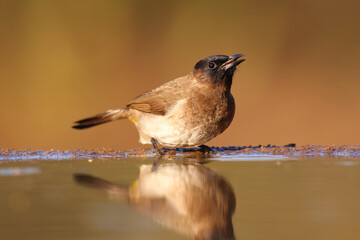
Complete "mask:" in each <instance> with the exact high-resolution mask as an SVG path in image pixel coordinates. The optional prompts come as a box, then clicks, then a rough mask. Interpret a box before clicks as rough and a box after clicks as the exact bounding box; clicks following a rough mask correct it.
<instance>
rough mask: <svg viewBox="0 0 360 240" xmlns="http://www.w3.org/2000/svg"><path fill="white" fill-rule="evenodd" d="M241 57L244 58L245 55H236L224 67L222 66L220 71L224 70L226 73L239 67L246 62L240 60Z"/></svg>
mask: <svg viewBox="0 0 360 240" xmlns="http://www.w3.org/2000/svg"><path fill="white" fill-rule="evenodd" d="M241 57H244V55H242V54H235V55H232V56H230V57H229V60H227V61H226V62H225V63H224V64H223V65H221V66H220V69H224V70H225V71H226V70H228V69H229V68H232V67H236V66H237V65H239V64H240V63H242V62H243V61H245V59H243V58H242V59H240V58H241Z"/></svg>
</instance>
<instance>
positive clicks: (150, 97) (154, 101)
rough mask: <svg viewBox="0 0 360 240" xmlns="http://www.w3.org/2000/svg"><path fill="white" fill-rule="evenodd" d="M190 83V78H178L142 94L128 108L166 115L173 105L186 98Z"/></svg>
mask: <svg viewBox="0 0 360 240" xmlns="http://www.w3.org/2000/svg"><path fill="white" fill-rule="evenodd" d="M189 83H190V81H189V78H188V76H185V77H181V78H177V79H175V80H172V81H170V82H167V83H165V84H163V85H161V86H159V87H157V88H155V89H153V90H150V91H148V92H145V93H143V94H141V95H140V96H138V97H136V98H135V99H134V100H132V101H130V102H129V103H128V104H127V105H126V107H128V108H130V109H136V110H138V111H141V112H146V113H151V114H155V115H165V114H166V111H167V110H168V109H169V108H171V106H173V104H175V103H176V102H177V101H179V100H181V99H184V98H186V96H187V95H188V89H189V86H188V84H189Z"/></svg>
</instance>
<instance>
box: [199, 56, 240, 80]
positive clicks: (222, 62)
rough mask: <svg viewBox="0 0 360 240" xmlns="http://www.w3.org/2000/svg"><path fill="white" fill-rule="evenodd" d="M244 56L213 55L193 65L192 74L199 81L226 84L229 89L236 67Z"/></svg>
mask: <svg viewBox="0 0 360 240" xmlns="http://www.w3.org/2000/svg"><path fill="white" fill-rule="evenodd" d="M243 56H244V55H242V54H235V55H232V56H226V55H214V56H210V57H207V58H204V59H202V60H200V61H199V62H197V63H196V64H195V67H194V70H193V73H194V75H195V76H196V77H197V78H198V79H199V80H201V81H209V82H211V83H213V84H222V83H224V84H226V86H228V87H230V86H231V83H232V77H233V75H234V72H235V70H236V67H237V65H239V64H240V63H242V62H243V61H245V59H243V58H241V57H243Z"/></svg>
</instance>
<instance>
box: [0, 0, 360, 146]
mask: <svg viewBox="0 0 360 240" xmlns="http://www.w3.org/2000/svg"><path fill="white" fill-rule="evenodd" d="M359 26H360V1H357V0H318V1H313V0H295V1H286V0H274V1H264V0H263V1H261V0H258V1H145V0H144V1H140V0H137V1H130V0H129V1H120V0H114V1H111V0H106V1H100V0H98V1H95V0H91V1H70V0H68V1H53V0H43V1H41V0H37V1H35V0H28V1H11V0H9V1H3V0H0V107H1V117H0V148H18V149H20V148H21V149H23V148H36V149H50V148H55V149H69V148H101V147H106V148H108V147H111V148H120V149H126V148H137V147H142V146H141V145H140V144H139V143H138V135H137V131H136V129H135V127H134V126H132V124H131V123H130V121H118V122H115V123H110V124H105V125H102V126H98V127H95V128H91V129H88V130H83V131H78V130H74V129H72V128H71V125H72V122H73V121H75V120H79V119H81V118H84V117H88V116H91V115H94V114H97V113H100V112H103V111H105V110H108V109H114V108H117V107H122V106H125V104H126V103H127V102H128V101H129V100H131V99H132V98H134V97H136V96H138V95H139V94H141V93H142V92H144V91H146V90H149V89H151V88H153V87H156V86H158V85H160V84H161V83H164V82H166V81H168V80H171V79H174V78H177V77H179V76H182V75H185V74H187V73H188V72H190V71H191V69H192V67H193V66H194V64H195V63H196V62H197V61H198V60H200V59H202V58H204V57H207V56H209V55H214V54H226V55H232V54H235V53H242V54H244V55H246V59H247V61H246V62H244V63H242V64H241V65H240V66H239V68H238V71H237V72H236V74H235V78H234V81H233V88H232V92H233V95H234V97H235V100H236V104H237V110H236V115H235V119H234V121H233V123H232V124H231V126H230V128H229V129H228V130H226V131H225V132H224V133H223V134H222V135H220V136H218V137H217V138H216V139H214V140H212V141H211V142H209V143H208V145H209V146H213V145H215V146H229V145H231V146H233V145H249V144H252V145H257V144H268V143H270V144H278V145H282V144H287V143H290V142H295V143H297V144H298V145H303V144H360V96H359V95H360V94H359V92H360V81H359V80H360V79H359V78H360V27H359ZM149 147H150V146H149Z"/></svg>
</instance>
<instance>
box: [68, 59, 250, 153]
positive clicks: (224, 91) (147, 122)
mask: <svg viewBox="0 0 360 240" xmlns="http://www.w3.org/2000/svg"><path fill="white" fill-rule="evenodd" d="M242 57H244V55H242V54H234V55H231V56H227V55H213V56H209V57H206V58H204V59H201V60H200V61H198V62H197V63H196V64H195V66H194V68H193V69H192V71H190V73H189V74H187V75H185V76H183V77H179V78H176V79H174V80H172V81H169V82H166V83H164V84H162V85H160V86H158V87H156V88H154V89H152V90H150V91H147V92H145V93H143V94H141V95H139V96H138V97H136V98H134V99H133V100H131V101H130V102H128V104H127V105H126V106H125V107H123V108H118V109H114V110H113V109H111V110H108V111H106V112H104V113H100V114H97V115H95V116H92V117H88V118H85V119H82V120H79V121H76V122H75V125H73V126H72V127H73V128H75V129H86V128H89V127H93V126H97V125H99V124H103V123H107V122H111V121H114V120H119V119H129V120H130V121H131V122H133V123H134V124H135V126H136V128H137V130H138V132H139V138H140V139H139V142H140V143H142V144H152V145H153V148H154V149H155V153H156V154H158V155H161V154H162V153H161V150H160V148H159V145H161V146H163V147H170V148H188V147H200V148H201V150H204V151H209V150H211V148H209V147H208V146H206V145H205V143H206V142H208V141H210V140H211V139H213V138H215V137H216V136H218V135H219V134H221V133H222V132H223V131H224V130H225V129H227V128H228V127H229V125H230V123H231V122H232V120H233V118H234V114H235V100H234V97H233V95H232V94H231V85H232V80H233V75H234V72H235V70H236V68H237V66H238V65H239V64H240V63H242V62H243V61H245V59H244V58H242Z"/></svg>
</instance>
